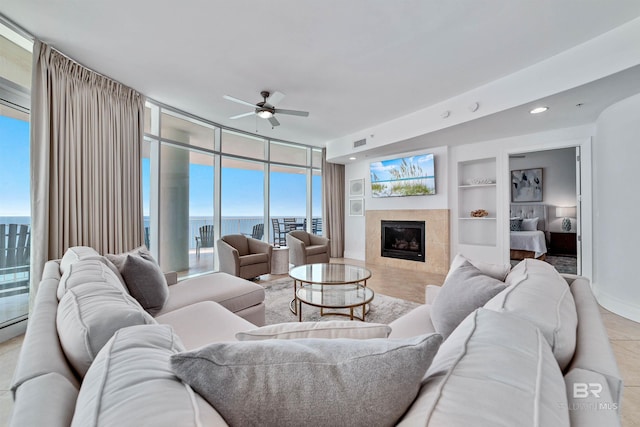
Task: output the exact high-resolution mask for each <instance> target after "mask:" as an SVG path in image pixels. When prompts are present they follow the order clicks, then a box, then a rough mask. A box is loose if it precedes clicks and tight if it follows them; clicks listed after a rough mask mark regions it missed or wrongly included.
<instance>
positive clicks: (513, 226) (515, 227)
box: [509, 218, 522, 231]
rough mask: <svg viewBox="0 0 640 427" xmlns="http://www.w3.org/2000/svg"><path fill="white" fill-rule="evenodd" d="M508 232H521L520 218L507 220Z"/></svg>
mask: <svg viewBox="0 0 640 427" xmlns="http://www.w3.org/2000/svg"><path fill="white" fill-rule="evenodd" d="M509 230H510V231H522V218H511V219H510V220H509Z"/></svg>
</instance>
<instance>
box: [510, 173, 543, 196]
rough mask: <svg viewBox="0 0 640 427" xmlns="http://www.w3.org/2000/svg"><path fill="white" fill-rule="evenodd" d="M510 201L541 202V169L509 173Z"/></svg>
mask: <svg viewBox="0 0 640 427" xmlns="http://www.w3.org/2000/svg"><path fill="white" fill-rule="evenodd" d="M511 201H512V202H541V201H542V168H535V169H519V170H512V171H511Z"/></svg>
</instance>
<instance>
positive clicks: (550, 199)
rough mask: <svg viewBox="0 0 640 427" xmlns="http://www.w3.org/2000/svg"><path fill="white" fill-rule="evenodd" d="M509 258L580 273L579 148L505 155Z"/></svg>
mask: <svg viewBox="0 0 640 427" xmlns="http://www.w3.org/2000/svg"><path fill="white" fill-rule="evenodd" d="M509 174H510V177H509V178H510V188H509V192H510V194H509V198H510V204H509V207H510V209H509V210H510V214H509V243H510V253H509V255H510V260H511V264H512V265H515V264H517V263H518V262H520V261H521V260H522V259H524V258H537V259H540V260H543V261H546V262H548V263H549V264H551V265H553V266H554V267H555V268H556V269H557V270H558V271H559V272H560V273H570V274H580V273H581V268H580V266H581V263H580V252H581V247H580V246H581V245H580V241H581V233H580V225H581V221H580V211H581V209H580V188H581V186H580V147H568V148H559V149H551V150H543V151H533V152H526V153H512V154H510V155H509Z"/></svg>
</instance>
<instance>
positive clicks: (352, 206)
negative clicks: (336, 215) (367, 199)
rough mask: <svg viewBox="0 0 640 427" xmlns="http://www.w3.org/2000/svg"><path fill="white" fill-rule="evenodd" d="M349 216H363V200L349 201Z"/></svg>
mask: <svg viewBox="0 0 640 427" xmlns="http://www.w3.org/2000/svg"><path fill="white" fill-rule="evenodd" d="M349 216H364V199H352V200H349Z"/></svg>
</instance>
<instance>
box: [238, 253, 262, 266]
mask: <svg viewBox="0 0 640 427" xmlns="http://www.w3.org/2000/svg"><path fill="white" fill-rule="evenodd" d="M265 262H269V255H267V254H264V253H263V254H248V255H244V256H241V257H240V267H244V266H245V265H253V264H260V263H265Z"/></svg>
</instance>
